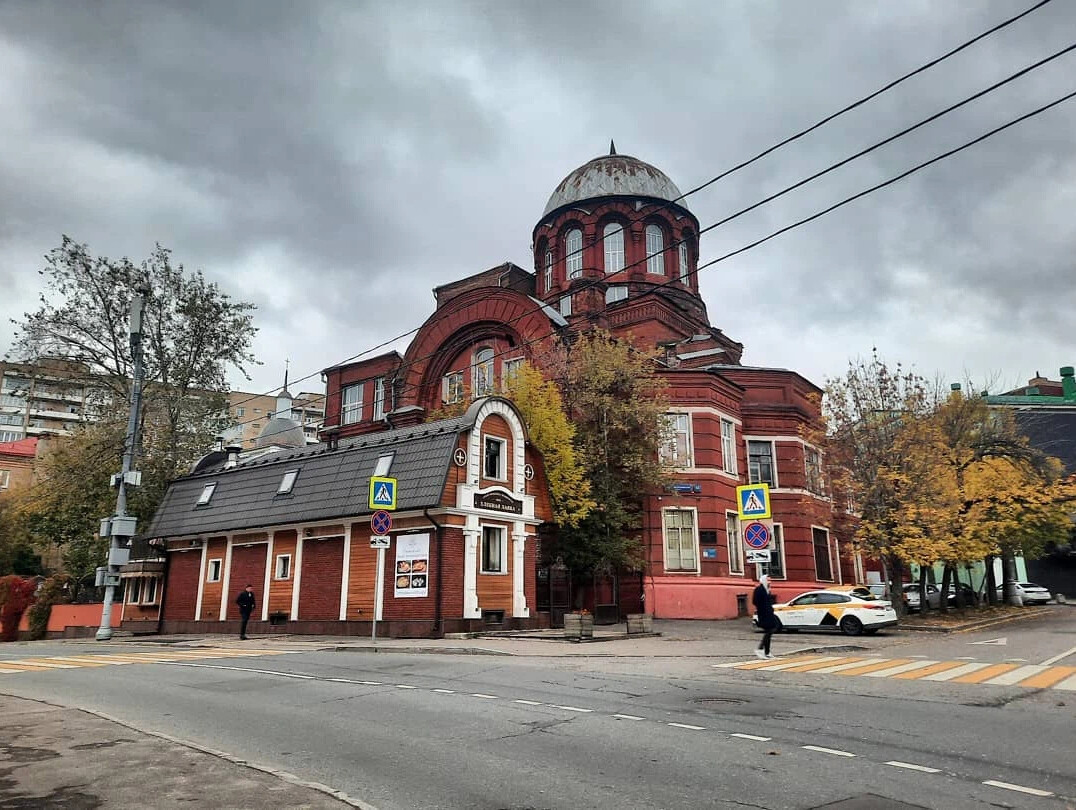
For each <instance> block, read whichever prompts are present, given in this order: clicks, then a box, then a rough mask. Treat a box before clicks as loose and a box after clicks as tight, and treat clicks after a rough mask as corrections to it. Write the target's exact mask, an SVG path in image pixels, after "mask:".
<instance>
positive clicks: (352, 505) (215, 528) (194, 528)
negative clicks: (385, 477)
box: [145, 399, 486, 537]
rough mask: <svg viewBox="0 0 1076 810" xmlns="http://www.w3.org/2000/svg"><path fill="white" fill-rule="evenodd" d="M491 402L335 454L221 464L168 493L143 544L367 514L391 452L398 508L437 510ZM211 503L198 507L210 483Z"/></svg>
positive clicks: (351, 443)
mask: <svg viewBox="0 0 1076 810" xmlns="http://www.w3.org/2000/svg"><path fill="white" fill-rule="evenodd" d="M485 401H486V400H485V399H481V400H477V401H476V402H475V403H473V404H472V405H471V407H470V408H469V409H468V410H467V413H466V414H464V415H463V416H461V417H457V418H455V419H444V420H441V421H438V422H428V423H426V424H422V425H416V426H414V427H408V428H400V429H398V430H390V431H384V432H380V433H372V434H368V435H365V436H360V437H357V438H355V439H350V440H344V441H341V442H340V445H339V447H338V448H337V449H336V450H330V449H328V446H327V445H324V444H317V445H310V446H309V447H307V448H303V449H298V450H295V451H292V452H286V451H285V452H280V453H272V454H270V455H267V456H259V457H257V458H254V459H251V460H250V461H247V462H245V463H244V462H241V463H239V464H238V465H237V466H235V467H232V468H230V469H226V468H224V467H223V465H217V466H214V467H210V468H209V469H206V470H201V471H199V472H198V473H196V474H192V475H188V476H185V477H183V478H179V479H177V480H175V481H174V482H173V483H172V484H171V485H170V486H169V487H168V491H167V492H166V493H165V496H164V500H163V501H162V502H161V505H160V506H159V507H158V508H157V513H156V514H155V515H154V516H153V521H152V523H151V525H150V527H149V529H148V531H146V532H145V536H146V537H182V536H186V535H193V534H208V533H214V532H228V531H240V530H249V529H258V528H262V527H266V526H276V525H280V524H286V523H308V522H314V521H324V520H331V519H334V518H341V517H347V516H353V515H362V514H369V513H370V512H371V510H370V508H369V495H370V477H371V476H372V475H373V473H374V469H375V467H376V465H377V460H378V458H379V457H380V456H383V455H385V454H386V453H388V452H394V453H395V456H394V458H393V461H392V467H391V469H390V470H389V475H390V476H391V477H393V478H396V479H397V480H398V481H399V484H398V493H397V501H396V508H397V509H398V510H400V511H404V510H408V509H422V508H424V507H430V506H436V505H438V504H439V503H440V500H441V494H442V493H443V492H444V488H445V482H446V481H447V480H448V470H449V465H450V464H451V463H452V451H453V450H454V449H455V447H456V444H457V439H458V437H459V434H460V433H461V432H463V431H465V430H469V429H470V428H471V427H473V426H474V423H475V419H476V418H477V416H478V410H479V408H480V407H481V405H482V403H484V402H485ZM287 470H299V476H298V478H296V480H295V485H294V487H293V488H292V491H291V493H290V494H287V495H277V494H276V493H277V488H278V487H279V486H280V482H281V479H282V478H283V477H284V473H285V472H286V471H287ZM211 483H216V485H217V486H216V489H215V490H214V491H213V497H212V498H211V499H210V501H209V503H208V504H206V505H205V506H197V505H196V502H197V501H198V497H199V495H200V494H201V493H202V490H203V489H204V488H205V486H206V485H207V484H211Z"/></svg>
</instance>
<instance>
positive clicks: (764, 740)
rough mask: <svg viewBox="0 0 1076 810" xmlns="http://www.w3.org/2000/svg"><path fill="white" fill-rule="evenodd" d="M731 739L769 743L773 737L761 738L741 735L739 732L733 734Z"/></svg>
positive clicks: (752, 735) (755, 735)
mask: <svg viewBox="0 0 1076 810" xmlns="http://www.w3.org/2000/svg"><path fill="white" fill-rule="evenodd" d="M729 736H730V737H739V738H740V739H741V740H755V741H756V742H769V741H770V740H771V739H772V738H771V737H759V736H758V735H757V734H741V733H740V732H738V731H734V732H732V733H731V734H730V735H729Z"/></svg>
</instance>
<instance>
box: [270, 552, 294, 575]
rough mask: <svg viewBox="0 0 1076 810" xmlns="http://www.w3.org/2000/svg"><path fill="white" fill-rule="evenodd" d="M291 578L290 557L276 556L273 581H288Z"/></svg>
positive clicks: (287, 555) (288, 555)
mask: <svg viewBox="0 0 1076 810" xmlns="http://www.w3.org/2000/svg"><path fill="white" fill-rule="evenodd" d="M289 577H291V555H290V554H278V555H277V557H276V572H275V573H274V574H273V579H288V578H289Z"/></svg>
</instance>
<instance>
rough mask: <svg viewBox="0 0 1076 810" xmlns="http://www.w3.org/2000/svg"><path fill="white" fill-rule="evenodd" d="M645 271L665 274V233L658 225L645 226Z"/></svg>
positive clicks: (660, 274) (653, 273)
mask: <svg viewBox="0 0 1076 810" xmlns="http://www.w3.org/2000/svg"><path fill="white" fill-rule="evenodd" d="M646 272H648V273H650V274H652V275H655V276H663V275H665V234H663V233H662V232H661V228H660V227H659V226H658V225H647V226H646Z"/></svg>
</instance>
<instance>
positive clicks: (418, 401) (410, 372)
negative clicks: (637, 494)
mask: <svg viewBox="0 0 1076 810" xmlns="http://www.w3.org/2000/svg"><path fill="white" fill-rule="evenodd" d="M699 230H700V229H699V222H698V220H697V219H696V218H695V216H694V215H693V214H692V213H691V211H690V210H689V209H688V208H687V206H686V204H685V203H684V202H683V201H682V200H681V194H680V191H679V190H678V189H677V187H676V186H675V184H674V183H673V182H672V181H671V180H670V179H669V178H668V177H667V176H666V175H665V174H663V173H662V172H661V171H660V170H658V169H656V168H654V167H653V166H651V165H649V164H647V163H644V162H643V161H640V160H637V159H635V158H632V157H628V156H624V155H618V154H616V152H615V150H613V149H611V150H610V154H609V155H606V156H602V157H599V158H595V159H594V160H591V161H589V162H587V163H585V164H584V165H583V166H580V167H579V168H578V169H576V170H575V171H573V172H571V173H570V174H569V175H568V176H567V177H565V178H564V180H562V181H561V183H560V184H559V185H558V186H557V187H556V188H555V189H554V191H553V194H552V196H551V197H550V198H549V201H548V203H547V204H546V207H545V210H544V211H543V213H542V215H541V217H540V218H539V220H538V223H537V224H536V225H535V227H534V230H533V233H532V245H533V272H531V271H527V270H524V269H523V268H521V267H518V266H516V265H514V264H511V263H506V264H504V265H501V266H498V267H494V268H492V269H490V270H487V271H485V272H482V273H478V274H477V275H474V276H470V277H468V278H465V279H462V280H459V281H455V282H452V283H448V284H445V285H442V286H440V287H438V288H436V289H435V290H434V294H435V298H436V309H435V311H434V312H433V314H432V315H431V316H430V317H429V318H428V319H427V321H426V322H425V323H424V324H423V326H422V327H421V328H420V329H419V331H418V332H417V334H416V335H415V338H414V340H413V341H412V342H411V344H410V346H409V347H408V348H407V351H406V352H405V353H404V355H402V356H401V355H399V354H398V353H395V352H392V353H389V354H385V355H381V356H379V357H375V358H372V359H368V360H364V361H361V362H356V363H349V364H346V365H341V366H336V367H332V368H329V369H327V370H326V376H327V392H326V393H327V401H326V418H325V425H326V431H327V434H328V435H332V436H338V437H349V436H360V435H364V434H367V433H372V432H376V431H382V430H386V429H393V428H401V427H404V426H408V425H415V424H420V423H421V422H422V421H423V420H424V419H425V418H426V415H427V414H429V413H431V412H434V411H438V410H440V409H442V408H444V407H446V406H451V405H454V404H456V403H458V402H460V401H465V400H467V399H468V398H471V397H480V396H484V395H487V394H490V393H493V392H495V391H497V390H499V389H500V386H501V384H502V382H503V380H504V378H505V377H506V376H507V375H509V374H511V371H512V368H513V366H514V365H515V364H517V363H519V362H521V361H523V360H528V361H530V362H531V363H532V364H533V365H536V366H538V367H539V368H541V367H543V362H544V360H545V358H547V357H548V356H549V351H548V350H549V349H550V348H551V346H552V345H553V343H554V342H555V341H556V340H557V338H558V336H564V335H568V334H570V333H572V332H578V331H584V330H589V329H595V328H601V329H605V330H608V331H609V332H611V333H612V334H614V335H616V336H619V337H621V338H624V339H628V340H631V341H632V342H634V343H635V344H636V345H640V346H643V347H646V348H648V349H653V348H655V347H659V348H660V349H661V350H662V353H663V358H664V359H663V361H662V363H661V369H660V374H661V376H662V377H663V378H664V380H665V382H666V390H665V393H666V396H667V398H668V400H669V402H670V403H671V407H670V413H669V418H670V420H671V421H672V423H673V426H674V429H675V433H676V439H675V441H674V442H673V443H672V445H671V446H670V448H669V452H670V456H671V458H672V459H674V463H675V465H676V467H677V475H676V483H677V485H676V486H675V487H673V488H672V489H671V490H670V491H668V492H662V493H648V494H646V495H645V496H644V499H645V525H644V527H643V543H644V547H645V550H646V559H647V568H646V570H645V572H644V573H643V576H642V578H641V582H639V581H638V580H636V581H635V582H631V581H630V580H631V578H630V577H627V578H625V579H624V580H623V581H621V583H620V597H619V599H618V600H617V601H616V603H615V604H613V605H612V607H613V608H614V610H613V613H624V612H632V610H633V609H638V605H637V604H633V603H634V602H635V601H636V600H637V599H638V595H639V592H640V590H641V591H642V593H643V594H645V597H644V600H643V601H644V603H645V610H646V612H648V613H651V614H653V615H655V616H658V617H663V618H722V617H731V616H735V615H737V611H738V610H740V611H742V610H743V603H742V601H741V602H740V604H739V605H738V602H737V597H738V596H739V597H741V600H742V596H743V594H746V593H748V592H749V591H750V589H751V587H753V584H754V582H753V580H754V579H755V578H756V577H757V575H758V574H759V573H760V569H759V568H757V567H756V566H755V565H751V564H747V563H746V562H745V552H744V547H743V543H742V539H741V537H740V534H741V527H740V525H739V519H738V517H737V512H736V501H735V489H736V487H737V485H740V484H745V483H749V482H750V483H755V482H765V483H768V484H769V485H770V487H771V493H772V501H773V510H774V514H773V520H774V532H773V534H774V540H773V554H772V560H773V562H772V565H771V569H770V573H771V575H772V576H773V577H774V579H775V580H776V582H775V589H776V591H777V592H778V594H779V595H782V596H784V595H792V594H793V593H796V592H799V591H802V590H807V589H809V588H815V587H819V586H824V585H826V584H830V583H841V582H847V581H851V580H853V579H856V578H857V576H856V570H855V566H854V565H853V562H852V559H851V557H850V556H849V555H848V554H845V553H842V549H841V545H840V541H839V539H838V538H837V537H836V536H835V535H834V533H833V532H832V531H831V524H832V521H831V507H832V505H831V501H830V499H829V497H828V494H827V492H826V489H825V482H824V481H823V478H822V459H821V456H820V453H819V450H818V449H817V448H816V447H814V446H812V444H811V443H810V440H809V437H810V436H812V435H813V433H814V431H815V430H816V429H817V426H818V417H819V410H818V402H819V399H820V395H821V390H820V389H819V388H818V387H817V386H816V385H814V384H813V383H811V382H810V381H808V380H806V379H804V378H803V377H802V376H800V375H799V374H797V373H796V372H794V371H789V370H786V369H778V368H758V367H753V366H745V365H743V364H742V363H741V357H742V354H743V351H744V347H743V345H742V344H741V343H739V342H737V341H735V340H733V339H732V338H730V337H728V336H727V335H725V334H724V333H723V332H722V331H721V330H720V329H719V328H717V327H714V326H712V325H711V324H710V321H709V317H708V315H707V311H706V305H705V303H704V302H703V300H702V298H701V296H700V294H699V287H698V277H697V271H696V268H697V265H698V257H699V244H698V234H699ZM547 574H548V572H547V571H540V572H539V576H540V579H543V581H545V577H546V575H547ZM597 590H601V588H598V589H597ZM633 590H634V593H633ZM538 598H539V603H540V604H541V603H542V601H543V596H542V593H541V592H539V597H538ZM591 598H592V599H596V600H597V601H601V600H602V598H601V597H594V596H593V595H592V597H591ZM607 598H608V597H607ZM612 598H614V599H616V595H615V594H614V595H613V597H612ZM596 606H597V605H596V604H593V605H592V607H596ZM604 606H605V607H608V605H604Z"/></svg>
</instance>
